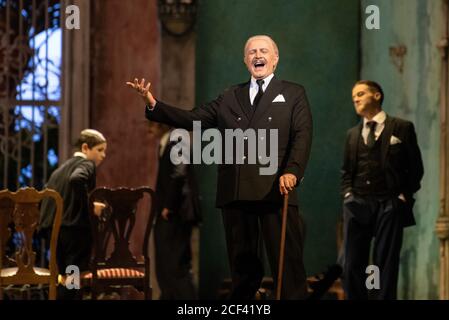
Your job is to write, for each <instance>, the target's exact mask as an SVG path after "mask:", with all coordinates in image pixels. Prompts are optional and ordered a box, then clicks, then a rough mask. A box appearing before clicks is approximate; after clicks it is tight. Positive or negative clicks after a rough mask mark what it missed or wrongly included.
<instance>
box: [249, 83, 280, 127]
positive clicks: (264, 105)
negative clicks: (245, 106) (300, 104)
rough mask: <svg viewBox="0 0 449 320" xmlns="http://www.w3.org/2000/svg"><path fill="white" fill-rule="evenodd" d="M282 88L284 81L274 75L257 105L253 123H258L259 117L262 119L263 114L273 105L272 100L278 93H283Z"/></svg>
mask: <svg viewBox="0 0 449 320" xmlns="http://www.w3.org/2000/svg"><path fill="white" fill-rule="evenodd" d="M281 90H282V82H281V81H280V80H278V79H276V77H273V78H272V79H271V81H270V84H269V85H268V87H267V89H266V90H265V92H264V94H263V96H262V98H261V99H260V101H259V105H258V106H257V108H256V111H255V112H254V116H253V119H252V121H251V122H252V123H256V122H257V121H258V119H260V118H261V117H262V116H263V114H264V113H265V112H267V111H268V109H269V108H270V107H271V102H272V101H273V100H274V98H275V97H276V96H277V95H278V94H280V93H281Z"/></svg>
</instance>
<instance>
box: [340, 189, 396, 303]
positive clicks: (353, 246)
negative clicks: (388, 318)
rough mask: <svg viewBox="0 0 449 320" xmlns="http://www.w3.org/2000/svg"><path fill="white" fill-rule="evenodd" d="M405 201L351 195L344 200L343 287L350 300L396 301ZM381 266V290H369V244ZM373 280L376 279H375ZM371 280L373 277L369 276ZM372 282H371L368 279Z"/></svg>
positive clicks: (378, 264) (374, 257) (377, 263)
mask: <svg viewBox="0 0 449 320" xmlns="http://www.w3.org/2000/svg"><path fill="white" fill-rule="evenodd" d="M402 206H403V203H402V200H400V199H398V198H397V197H396V196H395V197H387V198H385V197H384V198H379V197H377V198H376V197H366V196H354V195H351V196H349V197H348V198H347V199H345V200H344V203H343V214H344V268H343V269H344V279H343V282H344V288H345V292H346V297H347V299H359V300H360V299H361V300H365V299H368V296H370V297H372V298H375V299H379V300H384V299H385V300H394V299H396V298H397V297H396V294H397V283H398V274H399V257H400V251H401V246H402V233H403V227H402V223H401V216H400V215H401V213H402V212H401V207H402ZM373 237H374V243H373V265H375V266H377V267H378V268H379V280H380V281H379V284H380V288H379V289H371V290H368V289H367V285H366V280H367V278H368V276H369V274H367V273H366V268H367V266H368V265H369V256H370V245H371V240H372V238H373ZM373 279H374V278H373ZM369 280H371V278H370V279H369ZM369 282H370V283H371V281H369Z"/></svg>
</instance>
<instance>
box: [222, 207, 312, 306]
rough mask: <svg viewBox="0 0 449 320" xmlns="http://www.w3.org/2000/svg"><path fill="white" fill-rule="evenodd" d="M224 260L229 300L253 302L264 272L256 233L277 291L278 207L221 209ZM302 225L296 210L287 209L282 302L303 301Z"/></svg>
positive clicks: (304, 288) (279, 236)
mask: <svg viewBox="0 0 449 320" xmlns="http://www.w3.org/2000/svg"><path fill="white" fill-rule="evenodd" d="M223 222H224V227H225V234H226V244H227V249H228V258H229V264H230V269H231V276H232V285H233V290H232V293H231V297H230V298H231V299H246V300H251V299H253V298H254V296H255V293H256V292H257V290H258V289H259V287H260V284H261V281H262V278H263V275H264V271H263V264H262V262H261V261H260V257H259V255H258V252H259V248H258V246H259V241H258V240H259V232H262V235H263V240H264V244H265V248H266V252H267V257H268V260H269V263H270V268H271V273H272V276H273V280H274V283H275V287H277V274H278V263H279V247H280V239H281V227H282V217H281V206H280V205H267V204H266V205H264V204H258V203H246V204H238V205H236V204H233V205H231V206H226V207H224V208H223ZM303 243H304V222H303V220H302V217H301V216H300V214H299V213H298V208H297V207H296V206H289V207H288V218H287V229H286V242H285V260H284V273H283V283H282V292H281V298H282V299H304V298H305V295H306V293H307V284H306V272H305V268H304V263H303Z"/></svg>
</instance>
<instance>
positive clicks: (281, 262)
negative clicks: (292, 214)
mask: <svg viewBox="0 0 449 320" xmlns="http://www.w3.org/2000/svg"><path fill="white" fill-rule="evenodd" d="M287 210H288V193H287V194H285V195H284V205H283V207H282V230H281V248H280V250H279V266H278V285H277V290H276V300H281V291H282V275H283V274H284V252H285V232H286V230H287Z"/></svg>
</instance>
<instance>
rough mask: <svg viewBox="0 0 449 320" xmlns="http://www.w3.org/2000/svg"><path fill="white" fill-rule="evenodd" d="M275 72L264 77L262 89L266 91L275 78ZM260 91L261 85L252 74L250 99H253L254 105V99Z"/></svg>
mask: <svg viewBox="0 0 449 320" xmlns="http://www.w3.org/2000/svg"><path fill="white" fill-rule="evenodd" d="M273 77H274V73H272V74H270V75H269V76H268V77H266V78H265V79H263V81H264V82H263V85H262V90H263V92H265V90H266V89H267V87H268V85H269V84H270V81H271V79H273ZM258 91H259V85H258V84H257V82H256V79H255V78H254V77H253V76H251V83H250V84H249V101H251V105H253V102H254V99H255V98H256V95H257V92H258Z"/></svg>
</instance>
